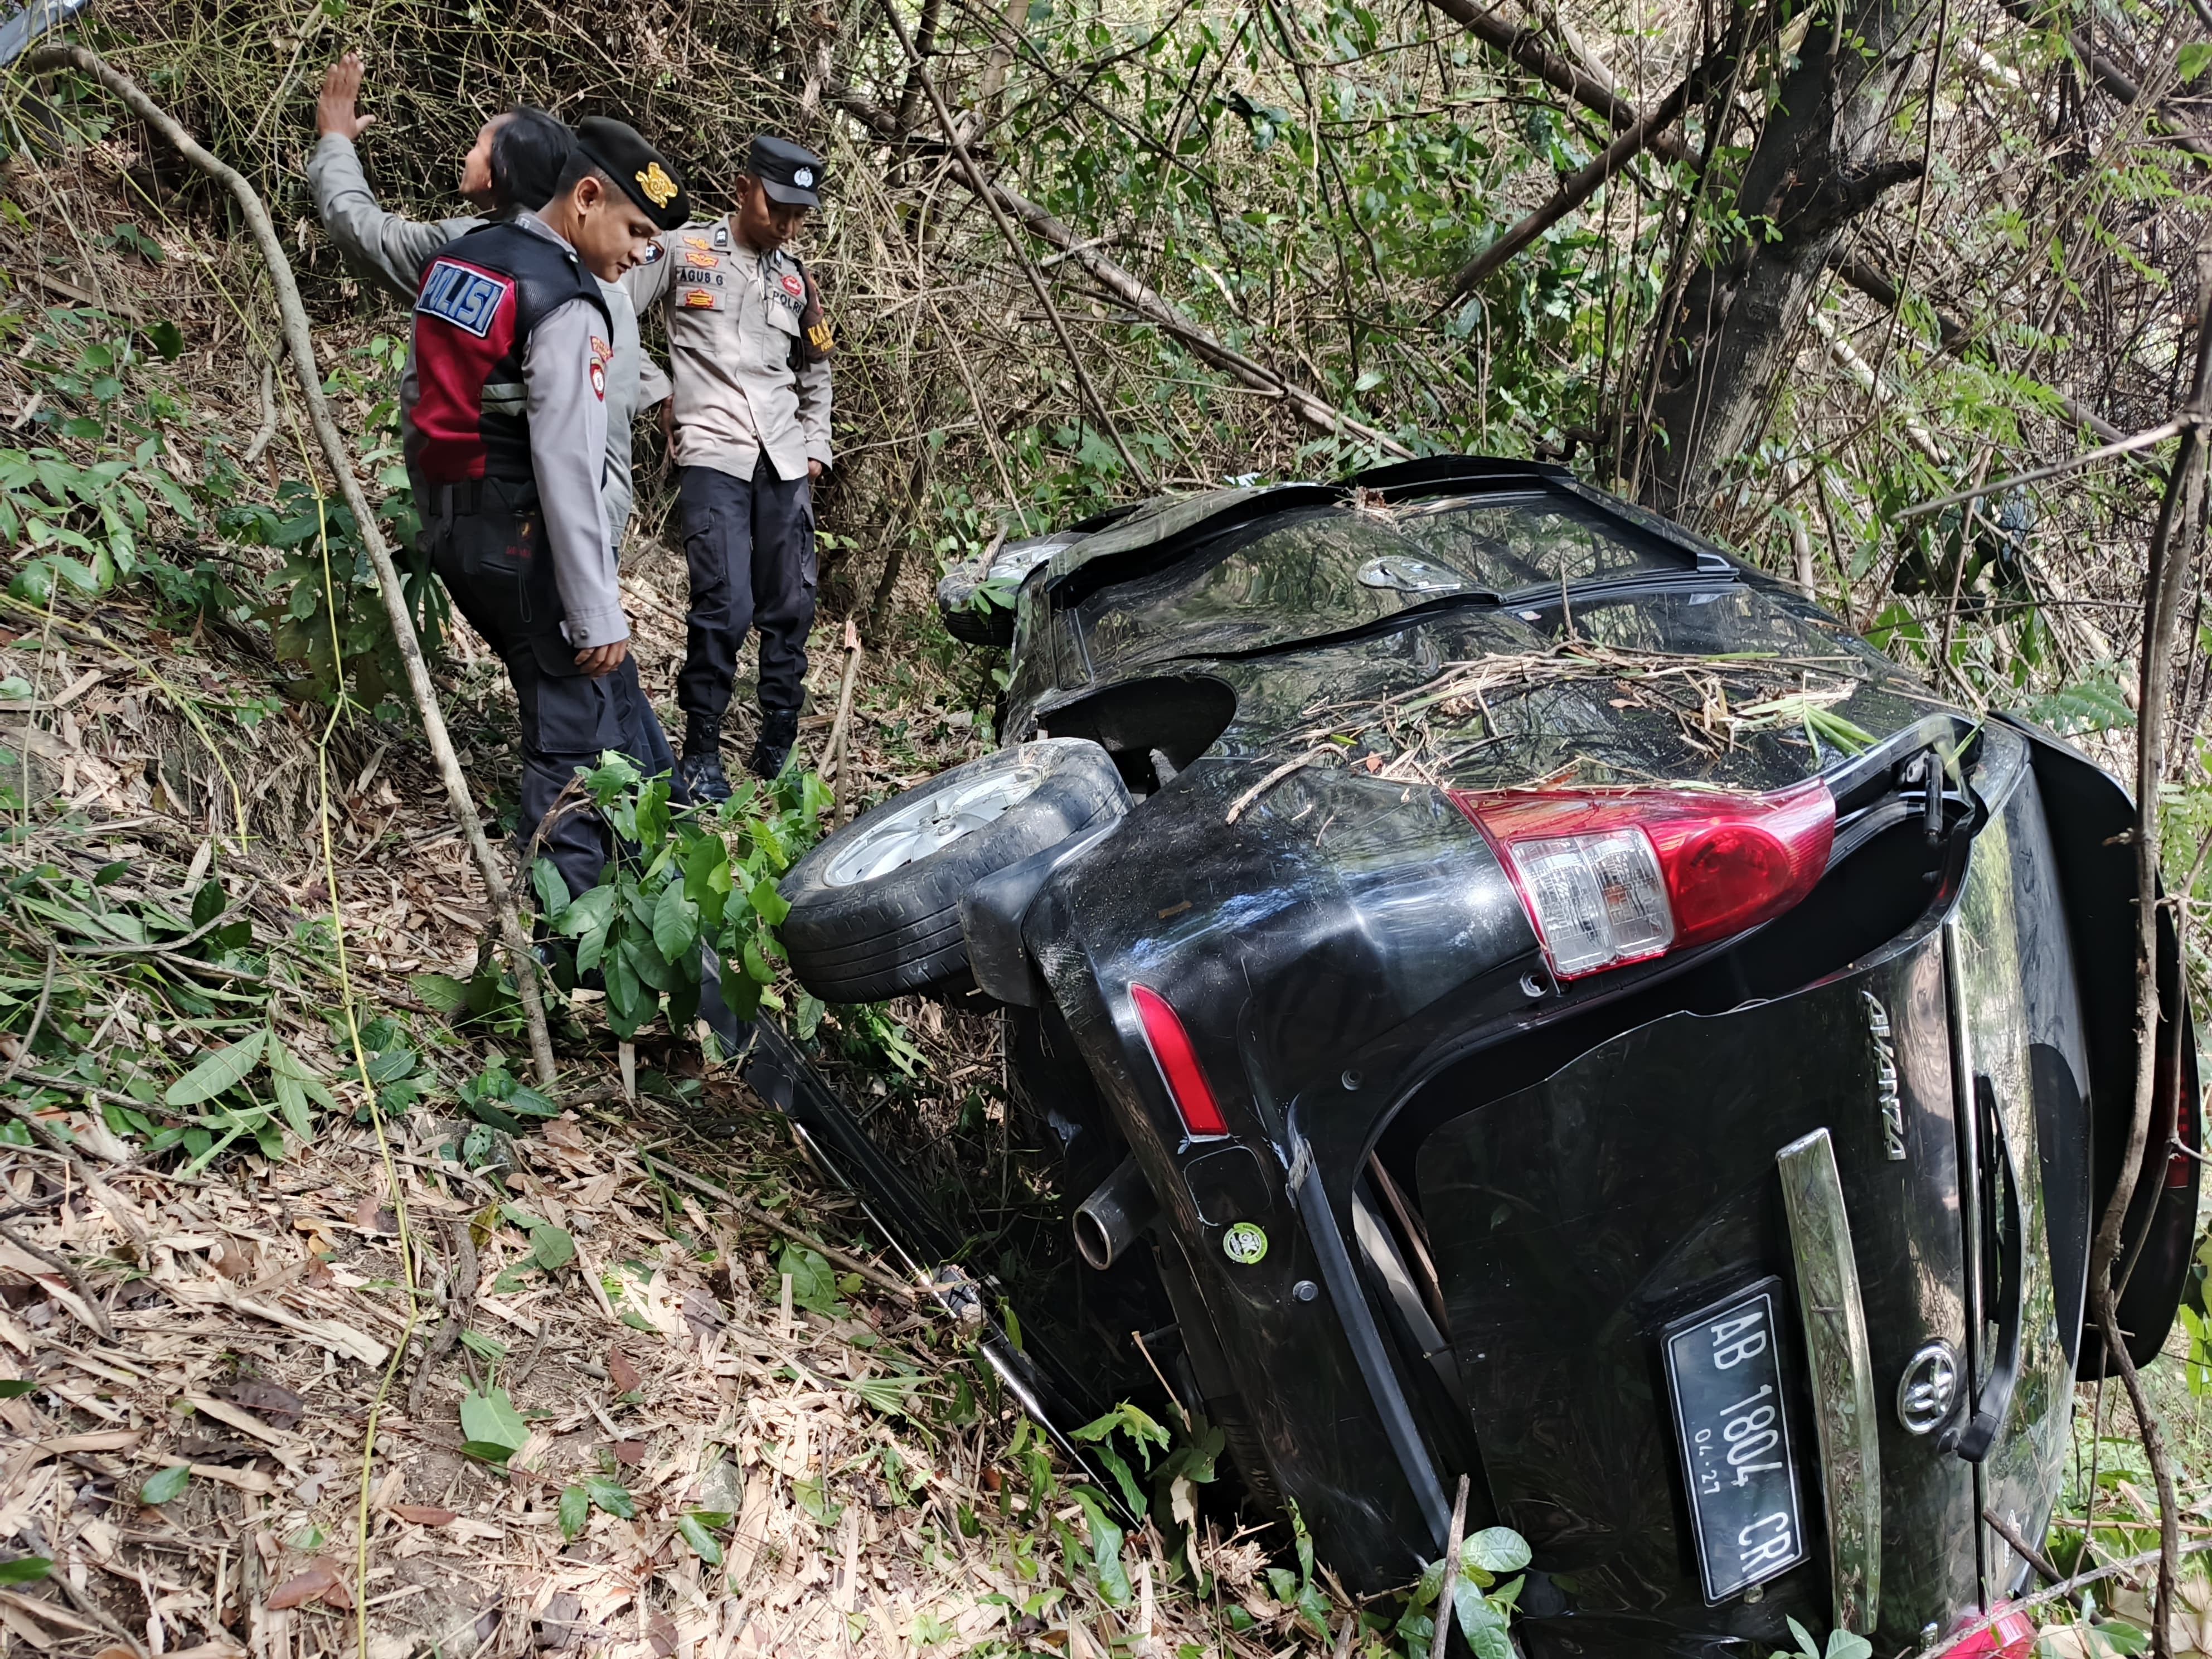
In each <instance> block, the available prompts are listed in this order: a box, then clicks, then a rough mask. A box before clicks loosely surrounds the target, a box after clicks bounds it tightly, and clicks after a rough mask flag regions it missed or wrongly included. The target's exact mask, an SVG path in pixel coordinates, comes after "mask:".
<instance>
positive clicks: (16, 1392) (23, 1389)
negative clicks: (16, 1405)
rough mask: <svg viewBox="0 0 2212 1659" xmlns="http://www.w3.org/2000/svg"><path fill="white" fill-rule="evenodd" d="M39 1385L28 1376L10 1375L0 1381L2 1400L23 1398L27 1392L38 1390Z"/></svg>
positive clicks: (0, 1397) (33, 1392)
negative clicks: (2, 1381) (5, 1379)
mask: <svg viewBox="0 0 2212 1659" xmlns="http://www.w3.org/2000/svg"><path fill="white" fill-rule="evenodd" d="M38 1388H39V1385H38V1384H37V1383H35V1382H33V1380H32V1379H31V1378H29V1377H27V1376H22V1377H9V1379H8V1380H7V1381H6V1382H4V1383H0V1400H21V1398H22V1397H23V1396H24V1395H27V1394H35V1393H37V1392H38Z"/></svg>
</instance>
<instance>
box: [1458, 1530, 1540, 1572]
mask: <svg viewBox="0 0 2212 1659" xmlns="http://www.w3.org/2000/svg"><path fill="white" fill-rule="evenodd" d="M1459 1559H1461V1560H1462V1561H1463V1562H1464V1563H1466V1564H1467V1565H1468V1566H1470V1567H1480V1568H1481V1569H1482V1571H1485V1572H1487V1573H1504V1572H1518V1571H1521V1569H1522V1568H1523V1567H1525V1566H1527V1565H1528V1540H1526V1539H1525V1538H1523V1537H1522V1536H1521V1534H1519V1533H1517V1532H1516V1531H1514V1530H1513V1528H1510V1527H1485V1528H1483V1529H1482V1530H1481V1531H1480V1532H1478V1533H1474V1534H1469V1536H1468V1539H1467V1541H1465V1542H1464V1543H1462V1545H1461V1546H1460V1552H1459Z"/></svg>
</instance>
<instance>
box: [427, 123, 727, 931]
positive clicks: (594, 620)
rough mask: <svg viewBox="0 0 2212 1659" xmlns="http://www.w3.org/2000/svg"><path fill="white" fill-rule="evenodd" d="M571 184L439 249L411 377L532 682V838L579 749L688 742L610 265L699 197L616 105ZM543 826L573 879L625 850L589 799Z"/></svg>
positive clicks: (451, 561) (574, 166)
mask: <svg viewBox="0 0 2212 1659" xmlns="http://www.w3.org/2000/svg"><path fill="white" fill-rule="evenodd" d="M552 188H553V195H552V197H551V199H550V200H549V201H547V202H545V203H544V205H542V206H540V207H538V208H536V209H535V210H530V211H525V212H520V213H518V214H516V215H515V216H513V218H512V219H509V220H506V221H503V222H500V223H497V224H490V225H486V226H484V227H483V228H481V229H477V230H473V231H471V232H470V233H469V234H467V235H465V236H461V237H457V238H455V239H454V240H452V241H450V242H447V244H446V245H445V246H443V247H442V248H441V249H440V250H439V251H438V252H436V254H435V256H434V257H433V258H431V259H430V260H429V262H428V264H427V265H426V266H425V268H424V270H423V272H422V287H421V289H420V292H419V293H418V295H417V296H416V301H415V317H414V341H413V344H414V355H413V367H412V368H411V370H410V373H409V374H408V375H407V377H406V379H405V380H404V383H403V386H402V388H401V400H402V403H403V404H404V420H405V435H406V444H407V456H408V460H409V462H410V465H411V467H412V468H413V469H414V471H415V473H416V477H419V478H420V479H421V480H422V489H423V491H424V499H423V500H422V503H421V506H422V518H423V541H424V544H425V546H426V547H427V549H428V552H429V555H430V562H431V565H432V567H433V568H435V570H436V571H437V573H438V575H439V578H440V580H442V581H443V582H444V583H445V585H446V587H447V591H448V592H450V593H451V594H452V595H453V604H454V605H455V607H456V608H457V609H458V610H459V611H460V612H461V614H462V615H463V616H465V617H467V618H468V619H469V622H470V623H471V625H472V626H473V627H474V628H475V629H476V630H477V632H478V633H479V634H481V635H483V637H484V639H485V640H486V641H488V642H489V644H490V646H491V647H492V649H493V650H495V651H496V652H497V653H499V656H500V659H501V661H502V662H503V663H504V664H505V665H506V666H507V675H508V678H511V679H512V680H513V683H514V692H515V700H516V702H517V704H518V706H519V712H520V715H521V720H520V724H521V727H522V788H521V795H522V801H521V813H520V822H519V823H517V825H516V834H517V839H518V840H519V841H520V842H523V843H528V842H530V841H531V840H532V836H534V835H535V834H536V832H537V831H538V828H539V826H540V824H541V823H543V822H544V819H545V817H546V815H547V814H548V813H549V812H550V811H552V808H553V806H554V804H555V802H556V800H558V799H559V798H560V795H561V793H562V789H563V788H564V787H566V786H567V784H568V781H569V779H570V778H571V777H572V776H574V774H575V771H576V769H578V768H579V767H583V768H586V769H588V768H591V767H593V766H596V765H598V764H599V757H600V756H601V755H602V754H603V753H605V751H606V750H610V749H612V750H620V751H622V752H623V753H625V754H628V755H630V756H632V757H635V758H636V759H638V760H639V761H640V762H641V763H644V764H647V766H650V765H652V764H653V762H654V760H655V759H657V758H658V757H661V756H665V755H666V754H667V752H668V745H667V740H666V738H664V737H662V736H661V733H660V728H659V722H658V721H657V720H655V719H654V718H653V708H652V705H651V704H649V703H648V702H647V701H646V699H645V696H644V694H643V692H642V690H641V688H640V686H639V684H638V678H637V665H636V664H635V662H634V661H632V660H631V659H630V656H629V619H628V618H627V617H625V616H624V615H623V607H622V592H621V587H620V585H619V582H618V580H617V574H616V568H615V550H614V547H613V545H612V544H611V538H610V537H609V534H608V530H607V520H606V507H605V501H604V500H603V498H602V496H601V493H600V484H601V481H602V479H603V477H604V475H605V471H606V467H607V435H606V426H607V404H606V398H607V378H608V368H609V365H610V363H611V361H612V359H613V355H614V354H613V346H612V343H611V342H612V338H613V330H612V328H611V318H612V312H611V307H610V306H609V303H608V300H607V293H608V289H605V288H603V287H602V286H601V284H602V283H608V284H611V283H615V282H616V281H617V280H618V279H619V278H620V277H621V276H622V274H623V272H624V271H625V270H629V268H630V267H631V266H633V265H635V264H638V263H639V262H640V261H641V260H644V259H646V258H650V257H651V256H652V254H653V250H654V248H655V246H656V245H657V238H658V237H659V235H660V234H662V233H664V232H665V230H666V229H667V228H669V227H670V226H671V225H677V224H681V223H682V222H684V216H685V211H684V210H685V206H686V203H685V199H684V191H683V186H682V184H681V182H680V181H679V179H678V177H677V175H676V172H675V168H674V167H673V165H672V164H671V163H670V162H669V161H667V160H666V159H665V157H663V156H662V155H661V154H660V153H659V151H658V150H656V149H653V147H652V146H651V145H650V144H648V143H646V142H645V140H644V139H643V138H641V137H639V136H638V135H637V133H636V132H635V131H632V130H631V129H630V128H629V127H627V126H625V125H623V124H622V123H621V122H619V121H611V120H606V119H604V118H593V119H591V120H587V121H584V122H581V123H580V124H579V125H578V126H577V128H576V133H575V143H574V149H573V150H572V151H571V152H570V153H569V155H568V161H567V164H566V165H565V166H564V167H562V170H561V172H560V173H559V175H558V180H557V183H556V184H555V185H553V187H552ZM664 764H665V763H664ZM542 846H543V848H544V855H545V856H546V857H547V858H549V859H550V860H552V862H553V864H554V866H555V867H556V869H558V870H559V871H560V872H561V875H562V878H563V879H564V880H565V881H566V883H567V884H568V890H569V892H570V893H571V894H576V893H581V892H583V891H585V890H587V889H589V888H591V887H592V886H594V885H596V884H597V883H598V881H599V875H600V872H601V870H602V868H603V867H604V866H605V862H606V860H607V856H608V854H609V851H610V843H609V841H608V838H607V831H606V827H605V825H604V824H603V823H600V822H599V819H598V818H597V817H595V816H591V815H585V814H570V815H567V816H564V817H560V818H557V819H556V820H555V821H554V822H553V823H551V824H550V826H548V827H547V828H546V829H545V832H544V840H543V842H542Z"/></svg>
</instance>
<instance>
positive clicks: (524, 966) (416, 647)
mask: <svg viewBox="0 0 2212 1659" xmlns="http://www.w3.org/2000/svg"><path fill="white" fill-rule="evenodd" d="M23 66H24V68H25V69H26V70H28V71H29V72H30V73H33V74H40V73H44V72H46V71H48V70H63V69H72V70H77V71H78V72H79V73H81V74H84V75H88V76H91V77H92V78H93V79H94V80H95V81H97V82H100V85H101V86H103V87H105V88H107V90H108V91H109V92H110V93H112V94H114V95H115V96H116V97H117V98H118V99H119V100H122V102H123V103H125V105H127V106H129V107H130V109H131V112H132V113H133V114H135V115H136V116H137V117H138V118H139V119H140V120H142V121H143V122H145V124H146V125H148V126H149V127H151V128H152V129H153V130H154V131H155V132H157V133H159V134H160V135H161V137H163V138H165V139H167V141H168V143H170V145H171V146H172V147H173V149H175V150H176V151H177V153H178V154H179V155H182V156H183V157H184V158H185V160H186V161H190V162H191V164H192V165H193V166H194V167H197V168H198V169H199V170H200V171H201V172H202V173H206V174H207V175H208V176H209V177H210V178H211V179H215V180H216V182H217V183H218V184H220V185H222V186H223V187H224V188H225V189H226V190H228V191H229V192H230V194H231V196H232V197H233V198H234V200H236V202H237V203H238V207H239V211H240V214H242V215H243V216H244V217H245V219H246V225H247V227H248V228H250V229H251V230H252V233H253V240H254V241H255V243H256V244H257V245H258V246H259V248H260V251H261V258H262V260H263V262H264V264H266V265H267V266H268V267H269V283H270V287H271V288H273V289H276V305H277V312H278V314H279V316H280V317H281V319H282V320H283V333H284V343H285V344H286V345H287V346H288V347H289V349H290V351H291V355H292V368H293V371H294V372H295V374H297V375H298V376H299V380H300V390H301V394H302V395H303V396H304V397H305V398H306V399H307V415H308V418H309V420H310V421H311V422H313V426H314V428H315V435H316V437H317V438H318V439H319V440H320V441H321V444H322V449H323V459H325V462H326V463H328V465H329V466H330V470H331V477H333V478H334V479H335V480H336V482H337V487H338V493H339V494H340V495H342V496H343V498H344V500H345V504H346V506H347V507H349V509H350V510H351V511H352V513H353V518H354V524H355V526H356V529H357V530H358V532H360V535H361V539H362V546H364V547H365V548H367V549H368V557H369V562H370V563H371V565H373V566H374V568H375V570H376V585H377V586H378V587H379V588H380V590H381V591H382V592H383V596H384V608H385V612H386V615H387V616H388V617H390V619H391V623H392V642H393V644H394V645H395V646H397V647H398V651H399V656H400V659H401V661H402V662H403V663H404V665H405V666H406V671H407V689H408V690H409V691H410V692H411V693H412V694H413V696H414V700H415V712H416V715H417V717H418V718H420V719H421V720H422V735H423V736H424V738H427V739H428V743H429V745H430V752H431V754H432V756H433V757H435V759H436V761H437V763H438V772H439V775H440V776H441V778H442V779H443V780H444V781H445V785H446V798H447V804H448V805H450V806H451V808H452V809H453V819H454V822H455V823H458V824H459V826H460V829H461V832H462V834H463V835H464V836H466V837H467V840H468V843H469V850H470V851H471V853H473V854H475V855H476V860H477V869H478V871H479V872H481V873H482V875H483V884H484V892H485V896H486V897H488V898H489V900H490V901H491V906H492V910H493V912H494V914H495V915H497V916H498V917H499V921H500V931H501V933H503V934H504V935H505V936H506V939H507V955H508V957H509V958H510V959H511V961H512V963H513V968H514V985H515V989H516V991H517V992H518V993H520V996H521V999H522V1012H523V1017H524V1018H525V1019H526V1022H527V1023H528V1025H529V1029H530V1052H531V1057H532V1060H534V1061H535V1062H536V1065H537V1068H538V1083H539V1085H540V1086H541V1087H544V1088H547V1089H550V1088H552V1087H554V1086H555V1085H556V1081H557V1079H558V1073H557V1071H556V1067H555V1066H554V1063H553V1041H552V1037H551V1036H550V1033H549V1032H548V1031H547V1030H546V1026H545V1005H544V1001H543V1000H542V999H541V998H540V997H539V995H538V964H537V960H536V958H535V957H532V954H531V951H530V941H529V939H526V937H525V936H524V934H523V932H522V922H521V919H520V917H519V916H518V915H516V912H515V908H514V895H513V892H511V891H510V890H508V887H507V878H506V877H505V876H504V875H502V874H501V871H500V867H499V860H498V859H497V858H496V857H495V855H494V854H493V852H492V849H491V843H490V842H489V841H488V840H486V839H485V836H484V829H483V819H482V818H481V817H478V816H477V806H476V799H475V798H474V797H473V796H472V795H471V793H469V782H468V779H467V778H466V777H465V776H464V775H462V773H461V763H460V760H459V757H458V756H456V755H455V754H454V752H453V738H451V736H449V735H448V734H447V731H446V720H445V715H444V714H443V712H442V711H441V709H440V708H439V705H438V692H437V688H436V687H435V686H433V685H432V684H430V671H429V668H428V665H426V664H425V663H424V662H423V660H422V645H421V643H420V641H417V640H416V637H415V623H414V620H413V618H411V617H409V615H408V614H407V598H406V593H405V591H404V589H403V588H402V587H401V586H400V584H399V572H398V570H397V569H396V568H394V567H393V565H392V550H391V548H390V547H389V546H388V545H387V544H386V542H385V539H384V532H383V529H382V527H381V526H379V525H378V523H377V521H376V513H375V512H374V509H372V508H371V507H370V506H369V504H368V497H367V496H366V495H363V494H362V488H361V481H360V480H359V479H357V478H356V477H354V472H353V458H352V456H351V455H350V454H349V453H348V452H347V449H346V443H345V440H344V438H343V437H342V436H341V435H339V433H338V429H337V426H336V425H335V424H333V423H332V422H331V410H330V404H328V402H327V401H326V400H325V398H324V397H323V376H322V370H321V369H320V368H319V367H318V366H317V364H316V362H315V347H314V342H313V337H311V335H310V334H309V332H308V327H307V310H306V307H303V306H302V305H301V302H300V289H299V285H298V284H297V283H295V282H294V281H293V280H292V264H291V261H290V260H289V259H288V258H285V257H284V245H283V243H282V242H281V241H279V240H277V237H276V227H275V226H273V225H272V224H270V222H269V210H268V209H267V208H266V207H264V205H263V204H262V201H261V197H260V196H259V195H258V193H257V192H256V191H255V190H254V188H253V186H252V185H250V184H248V183H247V182H246V179H245V178H244V176H243V175H241V174H240V173H239V172H238V171H237V170H236V169H235V168H234V167H229V166H228V165H227V164H226V163H224V162H222V161H218V160H217V159H216V157H215V156H213V155H210V154H209V152H208V151H207V150H205V149H202V148H201V146H200V144H199V142H198V141H197V139H195V138H194V137H192V136H191V134H190V133H188V132H186V131H185V129H184V128H183V127H182V126H180V125H178V123H177V121H176V120H175V118H173V117H172V116H171V115H170V114H169V112H167V110H165V109H163V108H162V107H161V106H160V105H159V104H157V103H155V101H154V100H152V99H151V98H149V97H148V96H147V95H146V94H145V93H144V92H143V91H142V90H140V88H139V87H138V83H137V82H135V81H133V80H131V77H130V76H127V75H125V74H124V73H122V72H121V71H120V70H117V69H114V68H112V67H111V66H110V65H109V64H107V63H106V61H105V60H103V59H102V58H100V56H99V55H98V54H97V53H95V52H91V51H89V50H88V49H87V48H85V47H83V46H41V47H40V48H39V49H38V50H37V51H35V52H31V53H29V54H27V56H26V57H25V58H24V59H23Z"/></svg>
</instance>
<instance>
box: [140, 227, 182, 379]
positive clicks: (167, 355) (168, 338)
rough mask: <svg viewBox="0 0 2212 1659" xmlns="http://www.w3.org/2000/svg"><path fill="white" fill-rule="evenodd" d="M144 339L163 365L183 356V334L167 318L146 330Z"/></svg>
mask: <svg viewBox="0 0 2212 1659" xmlns="http://www.w3.org/2000/svg"><path fill="white" fill-rule="evenodd" d="M157 246H158V245H157ZM146 337H147V338H148V339H149V340H151V341H152V342H153V343H154V349H155V350H156V351H158V352H160V353H161V361H162V362H165V363H173V362H176V361H177V359H178V358H179V357H181V356H184V355H185V332H184V331H183V330H182V329H180V328H179V327H178V326H177V325H176V324H174V323H173V322H171V321H170V320H169V319H167V317H164V318H162V319H161V321H160V322H158V323H156V324H155V325H154V326H153V327H151V328H149V329H148V330H147V331H146Z"/></svg>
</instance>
